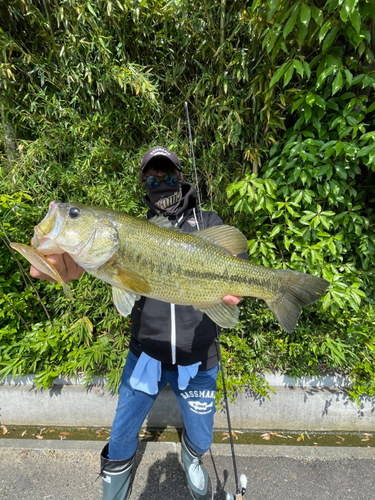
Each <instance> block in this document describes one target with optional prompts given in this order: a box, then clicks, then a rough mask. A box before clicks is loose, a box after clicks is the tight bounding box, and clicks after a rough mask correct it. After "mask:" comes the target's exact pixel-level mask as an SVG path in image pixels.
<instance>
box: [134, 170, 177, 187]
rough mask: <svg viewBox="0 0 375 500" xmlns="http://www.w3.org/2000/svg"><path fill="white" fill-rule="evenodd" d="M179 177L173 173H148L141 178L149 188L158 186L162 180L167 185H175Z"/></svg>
mask: <svg viewBox="0 0 375 500" xmlns="http://www.w3.org/2000/svg"><path fill="white" fill-rule="evenodd" d="M178 179H179V177H178V175H177V174H175V173H171V174H166V175H149V176H148V177H144V178H143V182H144V183H145V184H147V186H148V187H149V188H151V189H153V188H157V187H159V186H160V183H161V181H164V182H165V184H166V185H167V186H175V185H176V184H177V181H178Z"/></svg>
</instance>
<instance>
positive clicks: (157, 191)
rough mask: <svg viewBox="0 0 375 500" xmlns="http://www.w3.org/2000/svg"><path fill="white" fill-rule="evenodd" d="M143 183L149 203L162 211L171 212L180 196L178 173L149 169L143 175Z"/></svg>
mask: <svg viewBox="0 0 375 500" xmlns="http://www.w3.org/2000/svg"><path fill="white" fill-rule="evenodd" d="M144 183H145V187H146V191H147V194H148V197H149V199H150V201H151V203H152V204H153V205H155V206H156V207H157V208H159V209H160V210H161V211H162V212H167V213H170V214H171V213H173V208H174V207H175V208H177V205H178V203H179V201H180V200H181V198H182V193H181V178H180V176H179V174H178V173H175V172H168V173H165V172H162V171H157V170H154V169H150V170H149V171H148V172H147V173H146V174H145V176H144Z"/></svg>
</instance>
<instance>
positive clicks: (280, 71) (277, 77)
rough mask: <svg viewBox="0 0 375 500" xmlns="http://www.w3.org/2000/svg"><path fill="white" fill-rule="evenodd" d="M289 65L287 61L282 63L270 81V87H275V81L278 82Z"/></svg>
mask: <svg viewBox="0 0 375 500" xmlns="http://www.w3.org/2000/svg"><path fill="white" fill-rule="evenodd" d="M287 65H288V63H287V62H286V63H284V64H282V65H281V66H280V68H279V69H278V70H277V71H276V73H275V74H274V75H273V77H272V78H271V81H270V88H271V87H273V85H275V83H277V82H278V81H279V80H280V78H281V77H282V76H283V74H284V72H285V71H286V67H287Z"/></svg>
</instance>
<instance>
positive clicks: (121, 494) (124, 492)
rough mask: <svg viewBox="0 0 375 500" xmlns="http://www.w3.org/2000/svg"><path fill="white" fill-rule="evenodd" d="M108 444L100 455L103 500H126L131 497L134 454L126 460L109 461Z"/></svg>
mask: <svg viewBox="0 0 375 500" xmlns="http://www.w3.org/2000/svg"><path fill="white" fill-rule="evenodd" d="M107 457H108V444H106V445H105V446H104V448H103V450H102V452H101V454H100V476H101V478H102V483H103V500H128V498H130V495H131V491H132V488H131V476H132V468H133V464H134V457H135V454H134V455H133V456H132V457H131V458H128V459H127V460H109V458H107Z"/></svg>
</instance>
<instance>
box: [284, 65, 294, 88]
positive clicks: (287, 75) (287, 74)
mask: <svg viewBox="0 0 375 500" xmlns="http://www.w3.org/2000/svg"><path fill="white" fill-rule="evenodd" d="M293 73H294V66H293V65H292V64H291V65H290V66H289V68H288V69H287V70H286V72H285V74H284V87H286V86H287V85H288V83H289V82H290V80H291V79H292V77H293Z"/></svg>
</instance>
